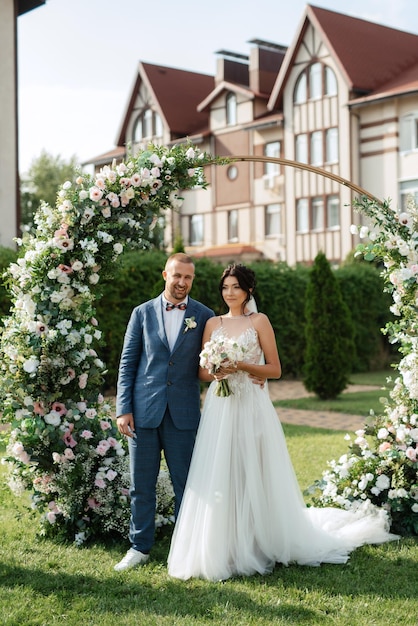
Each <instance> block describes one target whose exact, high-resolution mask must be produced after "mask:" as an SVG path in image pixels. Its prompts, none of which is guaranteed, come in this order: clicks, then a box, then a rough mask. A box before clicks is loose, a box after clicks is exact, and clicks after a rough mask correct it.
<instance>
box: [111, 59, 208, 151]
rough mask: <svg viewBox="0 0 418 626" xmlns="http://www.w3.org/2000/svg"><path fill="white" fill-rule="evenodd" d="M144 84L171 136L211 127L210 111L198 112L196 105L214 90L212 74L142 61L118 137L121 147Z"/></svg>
mask: <svg viewBox="0 0 418 626" xmlns="http://www.w3.org/2000/svg"><path fill="white" fill-rule="evenodd" d="M141 83H145V85H146V87H147V89H148V91H149V92H150V94H151V96H152V98H153V100H154V103H155V105H156V108H157V110H158V112H159V114H160V116H161V118H162V119H163V120H164V121H165V122H166V124H167V125H168V127H169V129H170V133H171V135H172V136H173V135H174V136H178V137H187V136H189V135H193V134H196V133H199V132H202V133H203V132H205V130H206V129H207V128H208V124H209V116H208V113H207V112H201V111H198V110H197V105H198V104H199V103H200V102H201V101H202V100H203V99H204V98H205V97H206V96H207V94H208V93H210V92H211V91H212V90H213V88H214V84H215V79H214V77H213V76H209V75H207V74H199V73H197V72H188V71H186V70H179V69H175V68H172V67H165V66H162V65H152V64H151V63H142V62H140V63H139V66H138V76H137V78H136V81H135V83H134V86H133V89H132V92H131V96H130V98H129V102H128V106H127V110H126V113H125V116H124V119H123V121H122V126H121V129H120V132H119V135H118V138H117V145H118V146H122V145H124V143H125V137H126V128H127V125H128V122H129V120H130V116H131V114H132V111H133V108H134V106H135V102H136V98H137V94H138V91H139V88H140V86H141Z"/></svg>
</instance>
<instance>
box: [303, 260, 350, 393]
mask: <svg viewBox="0 0 418 626" xmlns="http://www.w3.org/2000/svg"><path fill="white" fill-rule="evenodd" d="M309 278H310V279H309V282H308V286H307V289H306V301H305V316H306V326H305V336H306V350H305V364H304V371H303V376H304V380H303V382H304V385H305V387H306V389H307V390H308V391H313V392H314V393H315V394H316V395H318V396H319V397H320V398H321V399H323V400H326V399H330V398H336V397H337V396H338V395H339V394H340V393H341V392H342V391H343V390H344V389H345V388H346V386H347V384H348V382H349V376H350V373H351V369H352V362H353V354H354V343H353V332H354V331H353V325H352V321H351V317H350V312H349V309H348V307H347V305H346V303H345V302H344V300H343V298H342V295H341V291H340V287H339V285H338V282H337V279H336V277H335V275H334V273H333V271H332V269H331V266H330V264H329V262H328V260H327V259H326V257H325V255H324V254H323V253H322V252H320V253H319V254H318V255H317V256H316V258H315V261H314V264H313V267H312V270H311V273H310V277H309Z"/></svg>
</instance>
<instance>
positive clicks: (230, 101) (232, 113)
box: [226, 93, 237, 126]
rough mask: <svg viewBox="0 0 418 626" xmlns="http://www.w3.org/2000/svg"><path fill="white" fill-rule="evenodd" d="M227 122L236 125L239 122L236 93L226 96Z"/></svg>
mask: <svg viewBox="0 0 418 626" xmlns="http://www.w3.org/2000/svg"><path fill="white" fill-rule="evenodd" d="M226 123H227V125H228V126H235V125H236V123H237V97H236V95H235V94H234V93H229V94H228V95H227V96H226Z"/></svg>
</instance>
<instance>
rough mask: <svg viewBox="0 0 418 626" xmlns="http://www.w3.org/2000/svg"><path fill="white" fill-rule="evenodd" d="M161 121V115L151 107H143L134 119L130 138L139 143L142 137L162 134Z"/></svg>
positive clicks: (147, 137) (146, 137)
mask: <svg viewBox="0 0 418 626" xmlns="http://www.w3.org/2000/svg"><path fill="white" fill-rule="evenodd" d="M163 131H164V128H163V123H162V120H161V117H160V116H159V115H158V113H156V112H155V111H153V110H152V109H145V111H142V113H141V114H140V115H138V117H137V119H136V120H135V124H134V129H133V133H132V139H133V142H134V143H139V142H140V141H142V140H143V139H151V138H152V137H162V136H163Z"/></svg>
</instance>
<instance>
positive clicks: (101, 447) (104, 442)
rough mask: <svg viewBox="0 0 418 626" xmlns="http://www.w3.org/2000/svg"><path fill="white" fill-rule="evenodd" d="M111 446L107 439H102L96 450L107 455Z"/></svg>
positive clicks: (102, 454)
mask: <svg viewBox="0 0 418 626" xmlns="http://www.w3.org/2000/svg"><path fill="white" fill-rule="evenodd" d="M109 448H110V443H109V442H108V441H107V440H106V439H102V440H101V441H99V443H98V445H97V448H96V452H97V454H100V456H105V455H106V453H107V451H108V450H109Z"/></svg>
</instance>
